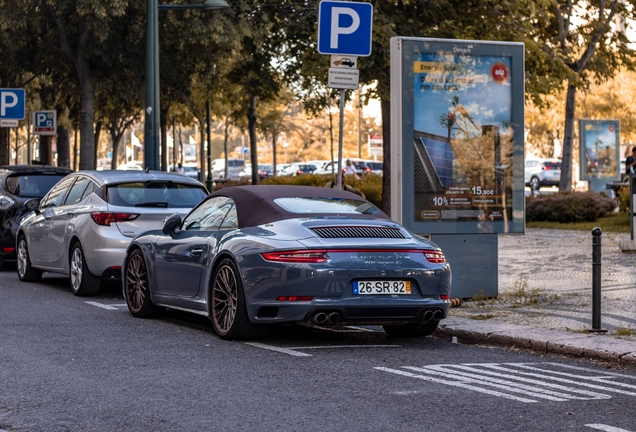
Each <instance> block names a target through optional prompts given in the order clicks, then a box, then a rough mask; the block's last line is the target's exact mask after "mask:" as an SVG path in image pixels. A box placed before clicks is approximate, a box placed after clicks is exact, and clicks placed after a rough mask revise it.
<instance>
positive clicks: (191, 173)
mask: <svg viewBox="0 0 636 432" xmlns="http://www.w3.org/2000/svg"><path fill="white" fill-rule="evenodd" d="M183 170H184V171H185V175H187V176H188V177H190V178H193V179H195V180H199V166H198V165H196V164H184V165H183Z"/></svg>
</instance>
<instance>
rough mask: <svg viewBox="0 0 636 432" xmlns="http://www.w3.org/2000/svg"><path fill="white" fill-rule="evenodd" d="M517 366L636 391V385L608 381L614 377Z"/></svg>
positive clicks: (522, 366)
mask: <svg viewBox="0 0 636 432" xmlns="http://www.w3.org/2000/svg"><path fill="white" fill-rule="evenodd" d="M516 366H517V367H519V368H523V369H527V370H535V371H540V372H548V373H551V374H555V375H561V376H567V377H570V378H577V379H581V378H583V379H586V380H588V381H594V382H600V383H603V384H613V385H615V386H619V387H627V388H630V389H636V385H633V384H626V383H621V382H614V381H608V380H610V379H613V378H615V377H613V376H606V377H604V376H581V375H574V374H569V373H566V372H556V371H548V370H545V369H540V368H537V367H532V366H528V365H524V364H517V365H516Z"/></svg>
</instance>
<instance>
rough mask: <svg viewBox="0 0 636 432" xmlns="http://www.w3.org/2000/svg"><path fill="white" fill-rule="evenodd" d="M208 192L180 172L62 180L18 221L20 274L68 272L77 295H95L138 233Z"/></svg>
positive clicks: (35, 276) (116, 273)
mask: <svg viewBox="0 0 636 432" xmlns="http://www.w3.org/2000/svg"><path fill="white" fill-rule="evenodd" d="M206 196H207V191H206V189H205V187H204V186H203V185H202V184H201V183H199V182H198V181H196V180H194V179H191V178H188V177H186V176H182V175H179V174H172V173H164V172H149V173H146V172H143V171H141V172H140V171H114V170H113V171H80V172H77V173H73V174H70V175H68V176H66V177H65V178H64V179H62V180H61V181H60V182H59V183H57V184H56V185H55V186H54V187H53V188H52V189H51V190H50V191H49V193H48V194H47V195H46V196H45V197H44V198H42V201H41V202H40V206H39V208H38V209H37V210H36V211H35V212H33V213H32V214H31V215H30V216H28V217H27V218H25V219H24V220H23V221H22V222H21V223H20V226H19V228H18V232H17V235H16V238H17V246H16V248H17V261H18V265H17V268H18V276H19V278H20V280H22V281H37V280H39V279H40V277H41V276H42V272H43V271H50V272H55V273H62V274H68V275H69V276H70V283H71V289H72V290H73V293H75V294H76V295H82V296H89V295H95V294H97V292H98V291H99V287H100V283H101V279H102V278H108V277H121V265H122V262H123V259H124V255H125V252H126V248H127V247H128V244H129V243H130V241H131V240H132V239H133V238H134V237H136V236H137V235H139V234H141V233H143V232H145V231H148V230H152V229H159V228H161V226H162V224H163V220H164V219H165V218H166V217H167V216H169V215H171V214H173V213H180V214H181V215H182V216H185V215H186V214H187V213H188V212H189V211H190V209H192V208H193V207H194V206H195V205H197V204H198V203H199V202H200V201H201V200H202V199H203V198H205V197H206Z"/></svg>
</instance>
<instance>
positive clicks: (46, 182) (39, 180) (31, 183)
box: [6, 173, 66, 198]
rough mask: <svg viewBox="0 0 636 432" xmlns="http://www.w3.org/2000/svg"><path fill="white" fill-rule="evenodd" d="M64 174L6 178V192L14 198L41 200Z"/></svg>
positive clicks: (38, 174)
mask: <svg viewBox="0 0 636 432" xmlns="http://www.w3.org/2000/svg"><path fill="white" fill-rule="evenodd" d="M65 176H66V174H57V173H56V174H43V173H28V174H17V175H12V176H9V177H7V183H6V185H7V190H8V191H9V192H10V193H11V194H13V195H16V196H21V197H25V198H42V197H44V195H46V194H47V192H48V191H49V190H51V188H52V187H53V186H55V184H56V183H57V182H59V181H60V180H62V178H64V177H65Z"/></svg>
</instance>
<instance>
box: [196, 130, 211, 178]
mask: <svg viewBox="0 0 636 432" xmlns="http://www.w3.org/2000/svg"><path fill="white" fill-rule="evenodd" d="M197 120H199V126H200V128H199V132H200V134H201V136H200V137H199V139H200V140H201V141H200V144H201V145H200V146H199V152H200V153H201V154H200V157H201V172H200V173H199V181H200V182H201V183H205V180H206V178H207V170H206V169H205V124H204V123H203V120H202V119H200V118H197ZM208 145H210V144H209V143H208Z"/></svg>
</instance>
